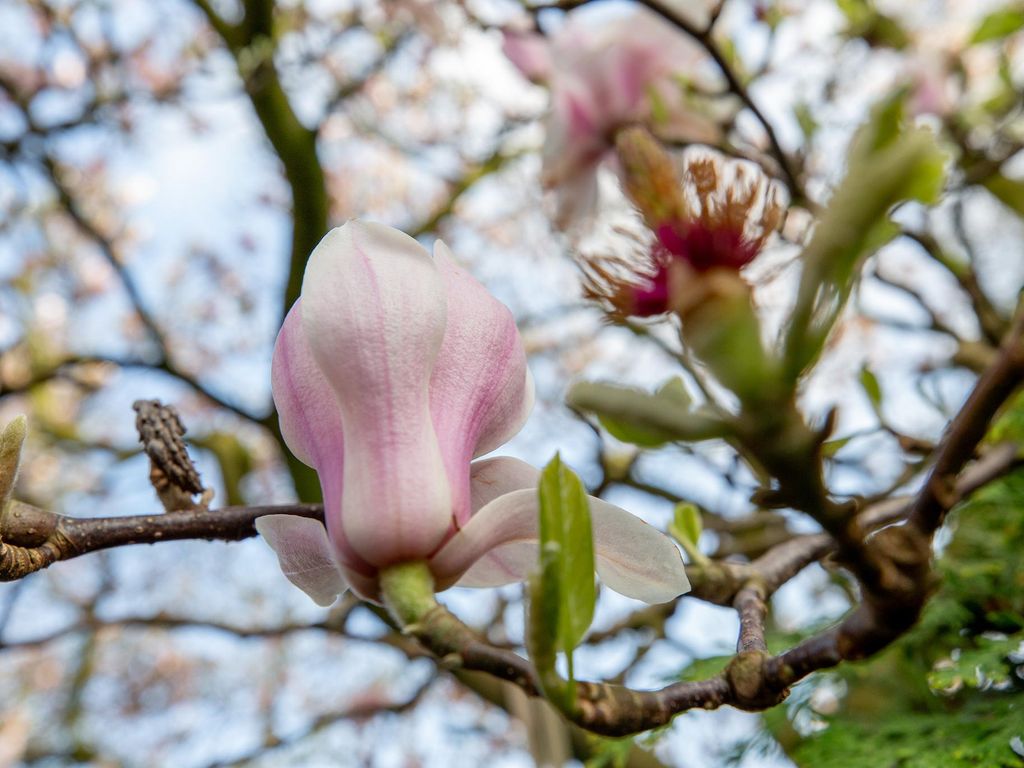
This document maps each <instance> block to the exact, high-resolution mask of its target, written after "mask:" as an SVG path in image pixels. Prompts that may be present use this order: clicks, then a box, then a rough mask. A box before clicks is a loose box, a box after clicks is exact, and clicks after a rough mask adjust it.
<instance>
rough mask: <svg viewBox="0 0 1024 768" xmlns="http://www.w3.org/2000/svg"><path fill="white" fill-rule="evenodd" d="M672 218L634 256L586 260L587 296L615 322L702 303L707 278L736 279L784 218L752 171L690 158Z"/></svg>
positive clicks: (656, 224) (770, 190)
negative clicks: (725, 275)
mask: <svg viewBox="0 0 1024 768" xmlns="http://www.w3.org/2000/svg"><path fill="white" fill-rule="evenodd" d="M675 202H676V205H674V206H669V207H668V210H674V211H675V213H673V214H671V215H670V216H668V217H666V218H664V219H661V220H654V221H648V224H649V225H650V227H651V229H652V231H653V234H654V237H653V238H648V239H644V238H638V239H637V242H636V247H634V248H633V249H632V252H630V253H627V254H623V253H616V254H614V255H601V254H592V255H588V256H586V257H584V262H583V269H584V275H585V286H584V291H585V293H586V295H587V297H588V298H591V299H594V300H596V301H598V302H599V303H601V304H603V305H604V306H605V308H606V309H607V310H608V311H609V313H610V314H612V315H613V316H616V317H629V316H634V317H650V316H653V315H658V314H662V313H665V312H669V311H674V310H678V309H680V307H681V306H682V305H689V304H692V303H693V302H694V301H697V300H699V295H700V294H701V292H702V290H703V288H702V282H703V281H702V280H701V279H700V276H701V275H702V274H703V273H707V272H710V271H712V270H725V271H729V272H737V271H738V270H740V269H741V268H743V267H745V266H746V265H747V264H749V263H750V262H751V261H752V260H753V259H754V258H755V257H756V256H757V255H758V253H760V251H761V249H762V247H763V246H764V244H765V241H766V240H767V239H768V237H769V236H770V235H771V233H772V232H774V231H775V230H777V229H778V228H779V226H780V225H781V223H782V220H783V218H784V215H785V207H784V206H783V205H782V203H781V202H780V200H779V192H778V188H777V187H776V186H775V184H774V183H772V182H769V181H768V179H767V178H766V177H765V175H764V174H763V173H762V172H761V170H760V169H758V168H756V167H754V166H752V165H750V164H749V163H744V162H738V161H731V160H726V159H725V158H724V157H722V156H720V155H718V154H711V153H708V152H701V153H699V154H696V153H694V154H691V156H690V157H688V158H687V159H686V160H685V162H684V165H683V173H682V183H681V185H680V187H679V194H678V196H677V197H676V200H675Z"/></svg>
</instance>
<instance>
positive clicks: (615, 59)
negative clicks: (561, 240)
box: [504, 8, 721, 226]
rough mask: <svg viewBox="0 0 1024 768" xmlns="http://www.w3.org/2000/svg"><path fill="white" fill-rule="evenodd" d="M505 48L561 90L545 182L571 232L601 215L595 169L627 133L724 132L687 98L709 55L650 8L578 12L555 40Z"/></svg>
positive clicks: (693, 136) (522, 38) (515, 36)
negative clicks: (637, 127)
mask: <svg viewBox="0 0 1024 768" xmlns="http://www.w3.org/2000/svg"><path fill="white" fill-rule="evenodd" d="M504 50H505V54H506V55H507V56H508V57H509V59H510V60H511V61H512V63H513V64H515V65H516V66H517V67H518V68H519V70H520V71H521V72H522V73H523V75H524V76H526V77H527V78H529V79H531V80H533V81H535V82H542V83H547V84H548V85H549V87H550V89H551V108H550V114H549V117H548V121H547V138H546V142H545V146H544V158H543V182H544V184H545V186H547V187H549V188H556V189H558V191H559V199H558V220H559V223H560V224H561V225H562V226H567V225H569V224H570V223H572V222H573V221H574V220H576V219H578V218H580V217H582V216H586V215H588V214H589V213H590V212H591V209H592V208H593V205H594V203H595V201H596V195H597V186H596V178H595V172H596V171H597V168H598V166H599V165H600V163H601V161H602V160H603V159H604V158H605V157H606V156H607V155H608V152H609V150H610V149H611V147H612V145H613V143H614V140H615V133H616V131H617V130H618V129H620V128H622V127H624V126H628V125H632V124H636V123H641V124H644V125H646V126H648V127H649V128H650V129H651V130H653V131H654V132H655V133H656V134H657V135H658V136H660V137H662V138H665V139H671V140H673V141H680V142H702V143H714V142H716V141H717V140H718V138H719V136H720V133H721V131H720V129H719V127H718V124H717V123H716V122H715V121H714V120H713V119H711V118H710V117H709V116H708V115H706V114H703V113H702V112H700V111H699V110H698V108H697V107H696V104H695V102H694V100H693V99H692V98H688V96H687V92H686V83H688V82H692V81H693V80H695V79H696V78H697V75H698V73H697V70H698V68H699V67H700V65H701V62H702V54H701V51H700V49H699V48H698V46H697V45H696V44H695V43H693V42H692V41H691V40H689V39H687V38H686V37H684V36H683V35H681V34H679V33H678V32H676V31H675V30H673V29H672V28H671V27H670V26H669V25H668V24H667V23H666V22H665V21H663V20H662V19H661V18H660V17H659V16H657V15H655V14H654V13H652V12H651V11H648V10H647V9H645V8H635V9H632V10H631V11H630V12H629V13H628V14H627V15H624V16H614V17H609V16H608V15H607V14H601V15H600V18H599V19H598V18H594V17H593V15H592V14H588V13H586V12H581V11H577V12H574V13H571V14H569V17H568V21H567V22H566V23H565V25H564V26H563V27H562V28H561V29H559V30H558V32H556V33H555V34H554V35H552V37H551V38H550V39H547V38H545V37H543V36H540V35H537V34H534V33H521V32H506V35H505V43H504Z"/></svg>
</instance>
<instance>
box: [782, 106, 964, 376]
mask: <svg viewBox="0 0 1024 768" xmlns="http://www.w3.org/2000/svg"><path fill="white" fill-rule="evenodd" d="M903 101H904V95H903V94H902V93H899V94H897V95H896V96H894V97H893V98H890V99H888V100H886V101H885V102H883V103H881V104H879V105H878V106H877V107H876V108H875V109H874V111H873V112H872V116H871V119H870V120H869V121H868V122H867V123H866V124H865V125H864V126H863V127H862V128H861V129H860V130H859V131H858V132H857V135H856V136H855V137H854V140H853V142H852V143H851V145H850V150H849V153H848V155H847V163H846V165H847V171H846V176H845V178H844V179H843V180H842V182H841V183H840V184H839V186H838V187H837V188H836V190H835V192H834V193H833V195H832V199H831V200H830V201H829V204H828V207H827V209H826V210H825V212H824V213H823V214H822V215H821V218H820V220H819V222H818V225H817V227H816V229H815V231H814V236H813V237H812V239H811V242H810V243H809V244H808V245H807V247H806V248H805V249H804V252H803V255H802V261H803V274H802V275H801V282H800V288H799V292H798V294H797V302H796V307H795V309H794V312H793V316H792V319H791V322H790V326H789V329H788V331H787V339H786V357H787V373H788V375H789V376H790V377H791V378H793V379H795V377H796V376H798V375H799V374H800V372H801V371H803V370H804V369H805V368H807V367H808V366H810V365H811V364H813V362H814V361H815V360H816V359H817V357H818V356H819V355H820V354H821V351H822V349H823V347H824V345H825V341H826V339H827V338H828V334H829V332H830V331H831V329H832V326H833V325H834V323H835V321H836V318H838V317H839V313H840V312H841V311H842V308H843V305H844V304H845V303H846V299H847V297H848V296H849V295H850V292H851V290H852V289H853V285H854V283H855V282H856V279H857V276H858V272H859V269H860V266H861V265H862V264H863V262H864V260H865V259H866V258H867V257H868V256H870V255H871V254H872V253H873V252H874V251H876V250H877V249H878V248H880V247H881V246H882V245H884V244H885V243H887V242H888V241H889V240H891V239H892V238H893V237H894V236H895V235H896V234H897V233H898V232H899V229H898V227H897V226H896V225H895V224H894V223H893V222H892V221H890V220H889V218H888V213H889V211H890V210H891V209H892V208H893V206H895V205H897V204H898V203H900V202H903V201H905V200H919V201H921V202H925V203H930V202H933V201H935V200H936V199H937V198H938V195H939V194H940V192H941V191H942V187H943V183H944V178H945V176H944V171H945V165H946V156H945V154H944V153H943V152H942V151H941V150H940V149H939V146H938V143H937V141H936V138H935V136H934V135H933V134H932V133H931V132H930V131H928V130H927V129H924V128H909V129H908V128H905V127H904V126H903V123H904V121H903Z"/></svg>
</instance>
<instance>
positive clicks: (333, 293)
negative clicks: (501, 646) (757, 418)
mask: <svg viewBox="0 0 1024 768" xmlns="http://www.w3.org/2000/svg"><path fill="white" fill-rule="evenodd" d="M273 390H274V402H275V403H276V405H277V409H278V412H279V414H280V419H281V431H282V433H283V435H284V439H285V442H286V443H287V444H288V447H289V448H290V449H291V450H292V451H293V452H294V453H295V455H296V456H298V457H299V458H300V459H301V460H302V461H304V462H306V463H307V464H309V465H310V466H312V467H314V468H315V469H316V470H317V473H318V474H319V476H320V485H321V487H322V489H323V494H324V508H325V511H324V517H325V520H326V530H325V528H324V526H323V525H321V524H320V522H319V521H317V520H313V519H309V518H304V517H299V516H294V515H269V516H265V517H261V518H259V519H258V520H257V523H256V527H257V528H258V530H259V531H260V533H261V534H262V535H263V537H264V538H265V539H266V540H267V541H268V542H269V544H270V545H271V546H272V547H273V548H274V550H275V551H276V552H277V555H278V558H279V560H280V563H281V567H282V569H283V570H284V573H285V575H286V576H288V578H289V579H291V581H292V582H293V583H294V584H295V585H297V586H298V587H300V588H301V589H303V590H304V591H305V592H306V593H307V594H309V595H310V596H311V597H312V598H313V599H314V600H315V601H316V602H318V603H320V604H322V605H327V604H330V603H331V602H332V601H333V600H334V598H335V596H336V595H338V594H339V593H340V592H342V591H343V590H344V589H345V588H346V586H348V587H350V588H351V589H352V590H353V591H354V592H356V593H357V594H358V595H360V596H362V597H365V598H369V599H376V598H377V597H378V584H377V578H378V573H379V571H380V570H381V569H382V568H385V567H387V566H390V565H395V564H397V563H402V562H408V561H416V560H422V561H427V562H428V564H429V566H430V569H431V571H432V572H433V575H434V579H435V582H436V584H437V587H438V588H439V589H445V588H447V587H449V586H452V585H453V584H455V583H456V582H458V583H459V584H462V585H466V586H495V585H498V584H506V583H509V582H512V581H518V580H521V579H523V578H524V577H525V576H526V575H527V574H528V572H529V571H530V570H532V569H533V568H535V567H536V564H537V559H538V553H537V538H538V510H537V506H538V498H537V490H536V485H537V480H538V472H537V470H535V469H534V468H532V467H530V466H529V465H527V464H525V463H523V462H521V461H519V460H517V459H512V458H493V459H488V460H484V461H478V462H472V460H473V459H474V458H475V457H477V456H480V455H482V454H484V453H487V452H489V451H492V450H493V449H495V448H497V447H498V446H499V445H501V444H502V443H504V442H505V441H506V440H508V439H509V438H510V437H512V436H513V435H514V434H515V433H516V432H518V431H519V429H520V428H521V427H522V425H523V423H524V421H525V420H526V417H527V415H528V414H529V411H530V408H531V406H532V404H533V384H532V379H531V378H530V374H529V371H528V369H527V367H526V356H525V354H524V351H523V347H522V342H521V340H520V338H519V333H518V331H517V330H516V326H515V322H514V321H513V319H512V315H511V313H510V312H509V311H508V309H507V308H506V307H505V306H504V305H502V304H501V303H500V302H498V301H497V300H496V299H494V298H493V297H492V296H491V295H490V294H489V293H487V291H486V290H485V289H484V288H483V286H481V285H480V284H479V283H477V282H476V281H475V280H474V279H473V278H472V277H470V276H469V275H468V274H467V273H466V272H465V271H463V270H461V269H460V268H459V267H458V266H457V265H456V264H455V262H454V260H453V258H452V255H451V252H450V251H449V250H448V248H447V247H446V246H445V245H444V243H441V242H440V241H439V242H437V244H436V245H435V247H434V256H433V258H431V256H430V254H429V253H427V251H426V250H425V249H424V248H423V247H422V246H421V245H420V244H419V243H417V242H416V241H415V240H413V239H412V238H411V237H409V236H407V235H405V234H403V233H401V232H398V231H397V230H394V229H390V228H388V227H385V226H381V225H379V224H369V223H362V222H357V221H351V222H349V223H348V224H346V225H345V226H343V227H340V228H339V229H335V230H334V231H332V232H330V233H329V234H328V235H327V236H326V237H325V238H324V239H323V241H321V243H320V245H318V246H317V248H316V250H315V251H313V254H312V256H311V257H310V259H309V263H308V265H307V267H306V274H305V279H304V281H303V284H302V296H301V298H300V300H299V301H298V302H296V304H295V306H294V307H293V308H292V310H291V312H289V313H288V317H287V319H286V320H285V323H284V327H283V328H282V329H281V333H280V335H279V336H278V338H277V344H276V346H275V348H274V364H273ZM471 462H472V463H471ZM590 504H591V515H592V519H593V527H594V544H595V554H596V559H597V568H598V573H599V574H600V575H601V577H602V578H603V580H604V581H605V583H606V584H607V585H608V586H609V587H611V588H612V589H615V590H616V591H618V592H621V593H623V594H626V595H630V596H632V597H636V598H639V599H642V600H646V601H648V602H664V601H666V600H670V599H671V598H673V597H675V596H677V595H679V594H680V593H682V592H684V591H686V590H687V589H688V587H689V585H688V583H687V581H686V575H685V573H684V570H683V566H682V560H681V558H680V555H679V552H678V550H677V549H676V548H675V545H674V544H673V543H672V542H671V541H670V540H669V539H668V538H667V537H665V536H663V535H662V534H660V533H659V532H658V531H656V530H655V529H654V528H651V527H650V526H648V525H646V524H645V523H643V522H642V521H640V520H639V519H637V518H636V517H634V516H633V515H630V514H629V513H628V512H626V511H624V510H622V509H619V508H618V507H615V506H613V505H611V504H607V503H605V502H603V501H600V500H598V499H594V498H591V501H590Z"/></svg>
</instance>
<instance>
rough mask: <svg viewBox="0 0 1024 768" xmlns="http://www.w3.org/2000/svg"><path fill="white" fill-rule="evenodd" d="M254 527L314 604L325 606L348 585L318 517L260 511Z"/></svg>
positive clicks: (286, 571)
mask: <svg viewBox="0 0 1024 768" xmlns="http://www.w3.org/2000/svg"><path fill="white" fill-rule="evenodd" d="M256 530H257V531H258V532H259V534H260V536H262V537H263V540H264V541H266V542H267V544H269V545H270V547H271V549H273V550H274V552H275V553H276V554H277V561H278V562H279V563H280V564H281V571H282V572H283V573H284V575H285V576H287V577H288V581H290V582H291V583H292V584H294V585H295V586H296V587H298V588H299V589H301V590H302V591H303V592H305V593H306V594H307V595H309V596H310V597H311V598H313V602H315V603H316V604H317V605H322V606H328V605H330V604H331V603H333V602H334V601H335V600H336V599H337V597H338V595H340V594H342V593H343V592H344V591H345V589H346V588H347V585H346V583H345V579H344V577H343V576H342V575H341V569H340V568H339V567H338V563H337V562H336V561H335V559H334V549H333V547H332V546H331V542H330V540H329V539H328V538H327V530H326V529H325V528H324V526H323V524H322V523H321V522H320V521H319V520H313V519H311V518H308V517H299V516H298V515H263V516H262V517H257V518H256Z"/></svg>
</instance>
